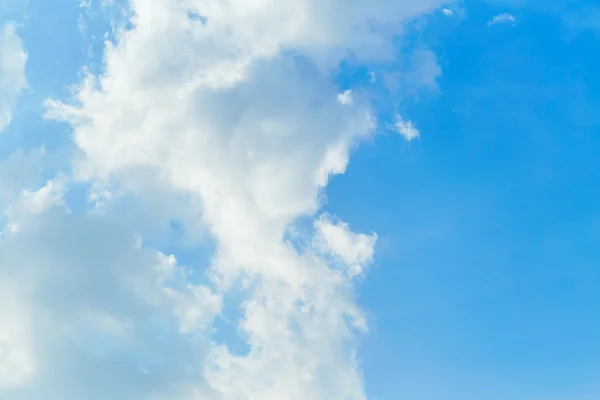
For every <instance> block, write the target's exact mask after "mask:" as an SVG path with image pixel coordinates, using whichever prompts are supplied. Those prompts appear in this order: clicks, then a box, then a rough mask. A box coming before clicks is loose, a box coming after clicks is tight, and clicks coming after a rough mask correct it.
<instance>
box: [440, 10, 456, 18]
mask: <svg viewBox="0 0 600 400" xmlns="http://www.w3.org/2000/svg"><path fill="white" fill-rule="evenodd" d="M442 12H443V13H444V15H445V16H447V17H451V16H453V15H454V12H453V11H452V10H451V9H449V8H442Z"/></svg>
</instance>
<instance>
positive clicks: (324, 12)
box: [0, 0, 441, 400]
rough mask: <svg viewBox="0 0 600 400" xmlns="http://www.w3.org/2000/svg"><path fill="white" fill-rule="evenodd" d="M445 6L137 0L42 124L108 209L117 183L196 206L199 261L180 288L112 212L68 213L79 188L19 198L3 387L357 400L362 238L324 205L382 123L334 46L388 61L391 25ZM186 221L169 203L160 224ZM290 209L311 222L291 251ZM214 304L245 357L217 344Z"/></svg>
mask: <svg viewBox="0 0 600 400" xmlns="http://www.w3.org/2000/svg"><path fill="white" fill-rule="evenodd" d="M439 5H441V1H438V0H429V1H421V2H414V1H408V0H407V1H388V0H376V1H374V2H370V3H368V2H350V3H349V2H347V1H341V0H328V1H311V0H302V1H295V2H281V1H276V0H265V1H261V2H256V1H248V0H234V1H230V2H221V1H212V0H209V1H172V0H131V2H130V3H129V5H128V6H129V8H130V13H131V21H128V22H130V23H131V24H130V25H131V27H129V28H127V29H125V28H123V29H122V30H120V31H118V34H117V37H116V40H115V41H114V42H108V43H107V44H106V49H105V54H104V57H105V66H104V71H103V72H102V74H100V75H92V74H88V75H87V76H86V77H85V79H84V80H83V81H82V82H81V84H80V85H79V87H78V88H77V89H76V91H75V93H74V99H75V101H73V102H69V103H66V102H61V101H59V100H56V99H53V100H49V101H48V102H47V108H48V114H47V116H48V118H52V119H56V120H59V121H64V122H66V123H68V124H69V125H70V127H71V128H72V130H73V141H74V144H75V145H76V147H77V152H76V153H75V154H74V156H73V157H74V158H73V160H72V170H73V176H72V179H74V180H75V181H76V182H80V183H85V184H88V185H91V186H92V187H93V188H94V192H95V193H105V194H106V195H105V196H104V198H106V199H108V200H107V201H108V203H110V201H111V200H110V198H111V195H110V193H113V191H114V190H115V188H118V191H119V193H127V195H128V196H131V197H134V198H141V199H149V198H153V197H156V196H158V195H161V196H162V195H164V196H170V197H172V198H173V199H177V201H179V202H180V203H185V205H186V206H189V210H195V213H192V212H188V213H186V214H185V216H186V218H185V219H184V220H183V221H182V222H183V225H184V231H185V232H190V231H192V232H193V231H197V230H199V229H202V230H205V231H206V232H208V233H209V235H210V237H211V239H212V240H213V241H214V245H215V252H214V254H213V255H212V257H211V265H210V268H209V269H208V271H207V276H206V277H203V279H200V280H201V282H196V283H191V282H192V280H191V279H190V277H189V276H188V273H187V272H186V268H185V267H180V266H179V265H178V262H177V260H176V258H175V257H172V256H169V255H167V254H163V253H162V252H159V251H157V250H155V249H152V248H149V247H146V246H145V245H144V241H143V236H144V235H143V232H138V227H135V226H131V225H130V224H129V223H128V222H126V221H125V220H123V219H122V218H120V215H119V214H118V213H116V212H114V209H117V207H114V208H111V207H110V204H109V206H108V207H107V208H106V210H105V211H103V212H94V213H89V214H83V215H81V214H78V213H75V212H72V211H70V210H69V209H68V207H67V206H65V205H64V204H63V203H64V202H63V201H62V197H63V192H64V190H65V189H64V188H65V187H66V186H68V185H69V184H72V183H73V182H69V181H68V180H67V181H66V182H65V181H61V179H59V178H57V179H55V180H53V181H51V182H50V183H48V184H47V185H46V186H44V187H42V188H38V189H37V190H34V189H32V190H29V191H26V192H22V193H21V195H20V196H18V199H17V200H15V201H13V204H12V205H11V207H10V208H9V209H8V211H7V214H6V215H7V217H8V221H9V224H8V225H7V226H6V229H5V233H4V237H3V239H2V240H1V241H0V252H1V253H2V254H3V255H6V257H5V258H3V260H5V261H2V262H3V263H4V264H0V272H1V274H2V275H3V276H2V278H0V282H8V284H7V285H8V286H7V287H6V288H4V290H3V291H2V292H1V293H2V296H5V297H6V298H4V299H0V304H2V306H1V307H0V312H1V313H2V315H1V318H4V319H5V320H7V321H10V322H11V323H10V324H8V325H6V327H4V328H3V329H4V330H0V343H1V344H2V349H4V350H3V352H1V353H0V372H1V371H10V373H9V374H7V375H5V376H6V378H5V380H4V381H2V382H0V385H2V386H0V390H5V391H6V393H7V395H8V398H10V399H11V400H12V399H16V400H21V399H23V400H33V399H36V400H37V399H39V398H40V397H44V398H49V399H51V400H53V399H57V400H58V399H60V400H70V399H73V400H75V399H82V398H85V399H96V398H97V399H100V398H102V399H104V398H117V399H120V398H123V399H128V400H129V399H134V400H135V399H173V398H177V399H209V400H217V399H219V400H220V399H223V400H238V399H239V400H242V399H243V400H246V399H260V400H270V399H273V400H280V399H290V400H295V399H297V400H301V399H302V400H304V399H315V400H319V399H327V400H329V399H340V400H342V399H343V400H346V399H364V398H365V391H364V388H363V382H362V378H361V373H360V370H359V367H358V365H357V362H356V357H355V350H354V346H353V341H354V339H355V334H356V332H358V331H361V330H363V331H364V330H365V329H366V328H367V324H366V321H365V319H364V317H363V316H362V313H361V311H360V309H359V307H358V306H357V305H356V303H355V301H354V295H353V293H352V287H353V278H354V277H355V276H356V275H358V274H360V273H362V272H363V270H364V268H366V267H367V266H368V264H369V263H371V262H372V260H373V254H374V246H375V242H376V235H375V234H371V235H365V234H360V233H355V232H352V231H351V230H350V228H349V226H348V225H347V224H345V223H344V222H342V221H339V220H335V219H333V217H330V216H319V215H318V212H319V208H320V206H321V204H322V201H323V190H324V188H325V187H326V185H327V183H328V180H329V178H330V176H331V175H335V174H340V173H343V172H344V171H345V169H346V166H347V164H348V161H349V156H350V153H351V151H352V150H353V149H354V148H355V147H356V146H357V145H359V144H360V142H361V141H362V140H364V139H366V138H370V137H372V136H373V135H374V134H375V129H376V127H377V123H376V121H375V119H374V117H373V112H372V110H371V108H370V105H369V104H368V102H367V101H366V100H365V99H362V98H361V97H360V96H358V95H355V94H354V93H353V92H350V91H348V92H344V93H342V95H339V93H338V92H339V90H338V88H337V87H336V86H335V85H334V84H333V83H332V79H331V75H332V73H333V68H334V67H336V66H337V65H338V64H339V63H340V61H342V60H344V59H347V58H352V59H353V60H360V61H361V62H370V61H376V60H379V59H381V58H385V57H391V56H392V53H391V51H390V50H391V38H392V37H393V36H394V35H397V34H400V33H402V30H403V25H404V23H405V22H408V21H410V20H411V19H412V18H414V17H417V16H419V15H421V14H423V13H427V12H430V11H432V10H434V9H435V8H436V7H437V6H439ZM124 26H125V25H124ZM433 72H435V74H434V75H437V72H436V71H433ZM410 126H412V125H410ZM413 130H414V128H413ZM414 131H416V130H414ZM413 133H414V132H413ZM412 138H414V137H412ZM412 138H411V139H412ZM407 139H408V137H407ZM411 139H409V140H411ZM165 193H166V194H165ZM115 197H118V196H115ZM181 199H184V200H181ZM175 203H176V202H175V200H173V201H171V202H170V203H169V204H175ZM178 204H179V203H178ZM181 215H182V214H181V213H180V212H179V211H177V210H176V208H175V207H167V208H166V209H163V210H161V215H160V218H164V219H166V220H168V219H169V218H179V217H181ZM156 217H157V216H155V215H149V216H148V218H156ZM302 217H308V218H310V219H313V220H314V226H313V228H314V232H313V234H312V236H311V237H309V238H305V239H303V240H302V241H301V243H300V244H298V243H292V241H290V240H288V239H287V237H288V235H289V233H290V231H291V230H293V229H294V228H295V227H297V224H298V222H297V221H298V220H299V219H300V218H302ZM11 227H12V228H11ZM138 234H140V235H141V238H142V239H141V241H140V239H139V238H138ZM187 239H190V240H193V238H189V237H188V238H187ZM3 257H4V256H3ZM2 262H0V263H2ZM15 266H19V268H16V267H15ZM22 266H25V267H22ZM226 306H227V307H229V308H230V309H233V310H234V311H233V314H234V319H235V321H236V323H237V327H236V328H237V332H236V333H237V334H238V335H239V338H241V339H242V340H244V341H245V342H246V344H247V351H244V352H239V351H234V350H233V349H232V348H231V347H229V346H228V345H227V344H226V343H225V344H218V343H217V341H215V340H213V339H214V338H213V337H212V333H213V329H214V322H215V318H217V317H218V316H219V315H221V314H222V313H224V312H225V311H224V309H225V307H226ZM39 332H44V333H45V334H43V335H41V334H39Z"/></svg>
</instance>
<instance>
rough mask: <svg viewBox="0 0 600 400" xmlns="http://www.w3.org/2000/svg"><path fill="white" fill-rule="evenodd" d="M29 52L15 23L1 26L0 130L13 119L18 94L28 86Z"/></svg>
mask: <svg viewBox="0 0 600 400" xmlns="http://www.w3.org/2000/svg"><path fill="white" fill-rule="evenodd" d="M26 63H27V53H26V52H25V50H24V48H23V42H22V40H21V38H20V37H19V35H18V34H17V27H16V24H14V23H7V24H5V25H3V26H1V27H0V132H1V131H2V130H4V128H6V127H7V126H8V124H9V123H10V121H11V119H12V112H13V107H14V106H15V101H16V99H17V96H18V95H19V93H21V91H22V90H23V89H25V88H26V87H27V80H26V79H25V64H26Z"/></svg>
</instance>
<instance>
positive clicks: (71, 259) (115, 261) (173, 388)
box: [0, 206, 221, 400]
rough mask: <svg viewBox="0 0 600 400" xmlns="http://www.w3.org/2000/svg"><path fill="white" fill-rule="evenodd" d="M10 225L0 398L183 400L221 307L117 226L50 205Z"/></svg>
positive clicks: (0, 295)
mask: <svg viewBox="0 0 600 400" xmlns="http://www.w3.org/2000/svg"><path fill="white" fill-rule="evenodd" d="M18 223H19V229H18V230H17V231H14V232H12V233H9V234H6V235H4V236H3V238H2V239H0V252H1V253H2V258H1V259H0V288H1V289H2V290H0V320H2V321H3V323H2V324H1V325H0V349H2V352H0V371H2V374H0V393H2V398H6V399H27V400H30V399H31V400H33V399H39V398H49V399H64V400H75V399H82V398H85V399H92V400H93V399H103V398H106V397H109V398H123V397H126V398H128V399H136V400H137V399H139V400H142V399H164V398H189V397H186V396H185V393H184V392H182V391H180V390H179V389H178V387H182V388H184V387H186V385H189V384H195V382H196V381H197V379H198V376H201V369H202V367H203V363H204V360H205V359H206V356H207V355H206V350H207V348H208V345H207V343H208V338H207V334H206V333H203V332H207V331H206V326H207V325H208V324H209V323H210V321H211V320H212V318H213V317H214V315H216V314H217V313H218V312H219V311H220V308H221V300H220V297H219V296H217V295H215V294H214V293H212V291H211V290H210V289H209V288H207V287H205V286H201V285H191V284H189V283H188V282H186V279H185V274H183V270H182V269H181V267H179V266H178V265H177V263H176V260H175V259H174V258H173V257H171V256H166V255H163V254H160V253H157V252H156V251H152V250H150V249H145V248H143V247H140V246H139V242H138V241H137V240H136V236H135V235H134V234H133V233H132V232H131V231H130V229H129V228H128V227H127V226H124V225H122V224H121V223H120V222H118V221H116V219H113V220H111V219H108V218H98V217H95V216H87V217H86V216H80V215H77V214H74V213H69V212H67V210H65V209H64V207H62V206H49V207H48V208H46V209H45V210H43V211H40V213H38V214H37V215H35V216H34V215H22V216H21V218H20V219H19V221H18ZM191 330H194V332H195V335H194V336H193V337H192V336H185V335H184V334H186V333H188V332H190V331H191Z"/></svg>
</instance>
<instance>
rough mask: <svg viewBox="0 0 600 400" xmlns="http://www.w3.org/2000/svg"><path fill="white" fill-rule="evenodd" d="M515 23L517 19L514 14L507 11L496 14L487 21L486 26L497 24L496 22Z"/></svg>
mask: <svg viewBox="0 0 600 400" xmlns="http://www.w3.org/2000/svg"><path fill="white" fill-rule="evenodd" d="M516 23H517V19H516V18H515V16H514V15H512V14H509V13H502V14H498V15H496V16H495V17H494V18H492V19H491V20H490V21H489V22H488V26H492V25H498V24H510V25H515V24H516Z"/></svg>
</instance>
